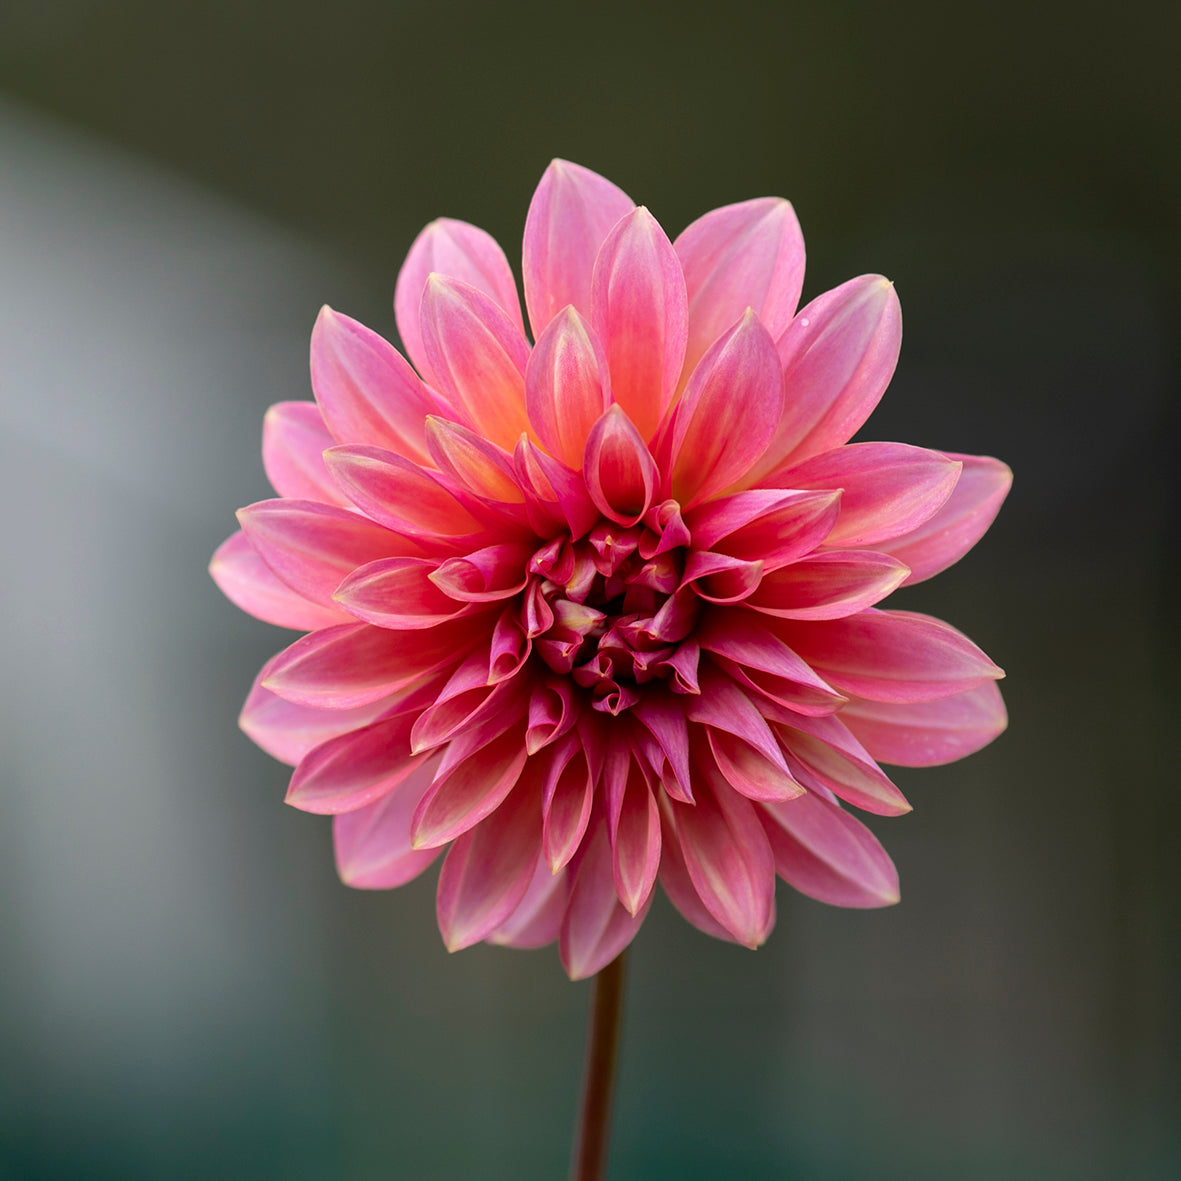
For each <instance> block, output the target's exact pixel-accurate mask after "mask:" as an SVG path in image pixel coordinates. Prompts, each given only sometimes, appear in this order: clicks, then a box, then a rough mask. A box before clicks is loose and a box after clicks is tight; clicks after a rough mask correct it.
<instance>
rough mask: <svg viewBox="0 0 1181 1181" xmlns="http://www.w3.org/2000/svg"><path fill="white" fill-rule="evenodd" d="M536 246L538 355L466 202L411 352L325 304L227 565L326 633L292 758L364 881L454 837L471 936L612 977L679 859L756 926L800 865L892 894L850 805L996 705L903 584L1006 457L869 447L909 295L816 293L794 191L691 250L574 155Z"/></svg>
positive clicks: (719, 927)
mask: <svg viewBox="0 0 1181 1181" xmlns="http://www.w3.org/2000/svg"><path fill="white" fill-rule="evenodd" d="M522 270H523V278H524V291H525V306H526V309H527V312H528V319H529V326H530V328H531V330H532V334H533V338H534V342H535V343H533V344H532V345H531V344H530V342H529V338H528V336H527V335H526V328H525V324H524V322H523V320H522V317H521V310H520V304H519V302H518V297H517V286H516V282H515V280H514V278H513V274H512V271H511V269H510V267H509V264H508V262H507V261H506V259H505V256H504V253H503V252H502V251H501V249H500V247H499V246H498V245H497V244H496V242H495V241H493V239H492V238H491V237H489V236H488V235H487V234H486V233H484V231H482V230H479V229H477V228H476V227H474V226H471V225H468V224H466V223H464V222H460V221H451V220H441V221H436V222H433V223H432V224H431V225H429V226H427V228H426V229H425V230H423V232H422V233H421V234H420V235H419V237H418V238H417V239H416V241H415V242H414V245H413V246H412V247H411V250H410V255H409V257H408V258H407V259H406V262H405V265H404V266H403V267H402V271H401V274H400V275H399V277H398V283H397V290H396V294H395V299H394V310H395V314H396V319H397V326H398V331H399V334H400V335H401V338H402V343H403V345H404V347H405V350H406V354H407V356H408V357H409V358H410V362H407V361H406V360H405V359H404V358H403V357H402V355H401V354H400V353H398V352H397V351H396V350H395V349H394V348H393V347H392V346H391V345H389V344H388V343H387V342H386V341H385V340H383V339H382V338H381V337H380V336H377V335H376V334H374V333H373V332H371V331H370V330H369V329H367V328H364V327H363V326H362V325H360V324H358V323H357V322H355V321H353V320H350V319H349V318H348V317H346V316H343V315H340V314H339V313H337V312H334V311H331V310H330V309H328V308H325V309H324V310H323V312H321V314H320V317H319V319H318V321H317V323H316V326H315V329H314V331H313V334H312V346H311V375H312V388H313V391H314V393H315V398H316V401H315V403H314V404H313V403H310V402H284V403H280V404H279V405H277V406H274V407H272V408H271V410H270V411H269V413H268V414H267V417H266V422H265V425H264V429H263V463H264V465H265V467H266V471H267V475H268V477H269V478H270V481H271V483H272V484H273V485H274V487H275V490H276V491H277V492H278V493H279V496H278V498H277V499H275V500H265V501H262V502H261V503H259V504H254V505H251V506H250V507H249V508H245V509H243V510H242V511H241V512H240V513H239V514H238V517H239V520H240V521H241V525H242V531H241V532H240V533H236V534H234V536H233V537H231V538H230V539H229V540H228V541H227V542H226V543H225V544H224V545H223V546H222V547H221V548H220V549H219V550H218V551H217V554H216V555H215V557H214V560H213V564H212V572H213V577H214V578H215V579H216V580H217V583H218V585H219V586H220V587H221V588H222V590H223V591H224V592H225V593H226V594H227V595H228V596H229V597H230V598H231V599H232V600H233V601H234V602H235V603H237V604H238V606H240V607H242V608H243V609H245V610H246V611H249V612H250V613H251V614H253V615H255V616H257V617H258V618H260V619H263V620H266V621H267V622H269V623H274V624H278V625H280V626H283V627H290V628H295V629H297V630H299V631H305V632H307V633H309V634H307V635H305V636H303V637H302V638H301V639H298V640H296V641H295V643H294V644H292V645H291V646H290V647H289V648H287V649H285V650H284V651H283V652H281V653H279V655H278V656H276V657H275V658H274V659H273V660H271V661H270V662H269V663H268V664H267V665H266V666H265V667H264V668H263V670H262V672H261V673H260V675H259V678H258V681H257V682H256V684H255V686H254V688H253V690H252V691H251V693H250V696H249V698H248V700H247V702H246V706H245V708H244V710H243V712H242V719H241V721H242V727H243V729H244V730H245V731H246V733H247V734H248V735H249V736H250V737H251V738H252V739H254V741H255V742H257V743H258V744H259V746H261V747H262V748H263V749H264V750H267V751H269V752H270V753H271V754H272V755H274V756H275V757H276V758H278V759H281V760H282V761H284V762H287V763H290V764H292V765H293V766H294V767H295V773H294V775H293V776H292V779H291V786H290V790H289V791H288V795H287V800H288V802H289V803H291V804H293V805H295V806H296V807H298V808H303V809H305V810H306V811H309V812H321V813H331V814H333V815H334V816H335V846H336V858H337V864H338V867H339V870H340V875H341V877H342V878H343V879H344V881H345V882H347V883H348V884H350V885H352V886H358V887H361V888H368V889H382V888H386V887H391V886H398V885H401V884H402V883H404V882H406V881H408V880H410V879H411V878H413V877H415V876H416V875H418V874H420V873H422V871H423V870H424V869H426V867H427V866H428V865H430V863H431V862H432V861H434V860H435V858H436V857H438V856H439V854H440V853H441V852H443V850H444V849H446V856H445V857H444V859H443V865H442V869H441V872H440V875H439V884H438V919H439V927H440V929H441V931H442V934H443V938H444V940H445V941H446V944H447V946H448V947H449V948H451V949H453V950H454V949H456V948H460V947H465V946H468V945H469V944H472V943H475V942H478V941H480V940H487V941H489V942H492V943H501V944H509V945H511V946H515V947H535V946H539V945H542V944H546V943H549V942H551V941H553V940H555V939H556V940H558V943H559V948H560V953H561V957H562V962H563V964H564V965H565V968H566V970H567V972H568V973H569V974H570V976H571V977H573V978H580V977H584V976H588V975H590V974H592V973H594V972H597V971H598V970H599V969H600V968H601V967H603V966H604V965H605V964H606V963H608V962H609V961H610V960H611V959H613V958H614V957H615V956H616V955H618V954H619V952H620V951H621V950H622V949H623V948H624V947H625V946H626V945H627V944H628V943H629V942H630V941H631V939H632V938H633V937H634V935H635V933H636V931H637V930H638V928H639V926H640V924H641V923H642V922H643V919H644V916H645V914H646V913H647V910H648V907H649V905H650V903H651V900H652V896H653V890H654V889H655V885H656V882H657V881H659V882H660V883H661V885H662V886H663V888H664V890H665V891H666V893H667V894H668V896H669V898H670V899H671V900H672V902H673V904H674V905H675V906H676V907H677V909H678V910H680V912H681V913H682V914H683V915H684V916H685V917H686V918H687V919H688V920H689V921H690V922H691V923H693V924H694V925H695V926H697V927H699V928H701V930H703V931H706V932H708V933H709V934H711V935H715V936H718V937H719V938H722V939H729V940H733V941H735V942H738V943H741V944H745V945H746V946H748V947H757V946H758V945H759V944H761V943H762V942H763V940H764V939H766V937H767V934H768V932H769V931H770V930H771V926H772V924H773V922H774V918H775V879H776V876H778V877H781V878H783V879H784V880H785V881H787V882H788V883H790V884H791V885H792V886H794V887H796V889H798V890H801V891H802V892H803V893H805V894H808V895H810V896H812V897H813V898H818V899H820V900H821V901H824V902H829V903H833V904H835V905H838V906H860V907H868V906H882V905H887V904H889V903H892V902H894V901H896V900H897V898H898V882H897V875H896V872H895V869H894V866H893V864H892V863H891V861H890V859H889V857H888V856H887V855H886V853H885V852H884V851H883V849H882V848H881V846H880V845H879V844H878V842H877V840H876V839H875V838H874V837H873V836H872V835H871V834H870V832H869V831H868V830H867V829H866V828H865V827H864V826H863V825H862V824H861V823H860V822H859V821H858V820H856V819H854V817H853V816H852V815H851V814H850V813H849V812H848V811H846V809H845V807H844V805H845V804H851V805H853V806H855V807H857V808H860V809H863V810H865V811H868V812H874V813H878V814H880V815H888V816H892V815H897V814H899V813H902V812H905V811H908V810H909V807H910V806H909V804H907V802H906V800H905V799H904V798H903V796H902V794H901V792H900V791H899V790H898V788H897V787H896V786H895V785H894V784H893V783H892V782H891V781H890V779H889V777H888V776H887V775H886V773H885V772H884V771H883V770H882V769H881V767H880V766H879V762H885V763H893V764H899V765H903V766H927V765H931V764H937V763H945V762H949V761H951V760H953V759H958V758H960V757H962V756H963V755H966V754H969V753H970V752H972V751H975V750H977V749H979V748H980V747H981V746H983V745H984V744H985V743H987V742H988V741H990V740H991V739H992V738H994V737H995V736H996V735H997V734H998V733H999V732H1000V731H1001V730H1002V729H1003V727H1004V725H1005V713H1004V707H1003V705H1002V702H1001V698H1000V694H999V692H998V691H997V688H996V685H995V683H994V682H995V680H996V678H998V677H1000V676H1001V675H1002V674H1001V671H1000V669H999V668H997V666H996V665H995V664H993V663H992V661H991V660H989V659H988V657H987V656H985V655H984V653H983V652H981V651H980V649H979V648H977V647H976V646H975V645H974V644H972V643H971V642H970V641H969V640H968V639H966V638H965V637H964V636H963V635H961V634H960V633H959V632H958V631H956V630H955V629H954V628H952V627H949V626H948V625H947V624H946V623H941V622H940V621H939V620H937V619H932V618H930V617H928V616H926V615H918V614H914V613H912V612H909V611H894V610H883V609H882V608H880V607H879V606H878V604H879V603H881V601H882V600H883V599H884V598H886V596H887V595H889V594H890V592H891V591H892V590H894V589H895V588H896V587H898V586H901V585H905V584H908V583H914V582H918V581H920V580H922V579H925V578H929V577H931V575H933V574H936V573H938V572H939V571H940V570H943V569H944V568H945V567H947V566H949V565H951V564H952V563H953V562H955V561H957V560H958V559H959V558H960V557H962V556H963V554H964V553H965V552H966V551H967V550H968V549H969V548H971V546H972V545H973V544H975V542H976V541H977V540H978V539H979V537H980V536H981V535H982V534H983V532H984V531H985V529H986V528H987V527H988V525H989V524H990V522H991V521H992V519H993V517H994V516H995V514H996V512H997V510H998V508H999V507H1000V504H1001V501H1002V500H1003V499H1004V497H1005V494H1006V492H1007V491H1008V487H1009V483H1010V479H1011V477H1010V473H1009V470H1008V469H1007V468H1006V467H1005V465H1004V464H1002V463H1000V462H998V461H997V460H995V459H986V458H977V457H974V456H967V455H951V454H945V453H943V452H939V451H929V450H925V449H923V448H919V447H910V446H906V445H905V444H902V443H852V444H850V443H849V439H850V437H851V436H852V435H853V433H854V432H855V431H857V430H858V428H859V427H860V426H861V425H862V423H864V422H865V420H866V419H867V418H868V416H869V414H870V412H871V411H872V410H873V408H874V406H875V404H876V403H877V401H878V399H879V398H880V397H881V394H882V391H883V390H884V389H885V387H886V384H887V382H888V381H889V379H890V376H891V374H892V372H893V369H894V365H895V362H896V359H897V356H898V349H899V342H900V337H901V321H900V315H899V307H898V300H897V297H896V295H895V293H894V289H893V287H892V286H891V285H890V283H889V282H887V281H886V280H885V279H883V278H880V277H878V276H876V275H870V276H864V277H862V278H859V279H852V280H850V281H849V282H848V283H845V284H844V285H843V286H841V287H838V288H836V289H835V290H834V291H829V292H826V293H825V294H824V295H821V296H819V297H818V298H817V299H815V300H813V301H812V303H810V304H808V305H807V306H806V307H805V308H803V309H802V310H801V311H799V312H797V310H796V307H797V301H798V299H799V295H800V289H801V285H802V281H803V272H804V245H803V240H802V238H801V235H800V230H799V226H798V224H797V222H796V218H795V214H794V213H793V211H792V207H791V205H789V204H788V203H787V202H786V201H783V200H780V199H777V198H761V199H758V200H754V201H745V202H742V203H740V204H737V205H729V206H726V207H724V208H722V209H715V210H714V211H713V212H712V213H707V214H706V215H705V216H704V217H702V218H701V219H700V220H698V221H696V222H694V223H693V224H692V225H691V226H689V228H688V229H686V230H685V231H684V233H682V234H681V235H680V236H679V237H678V238H677V239H676V240H675V241H672V242H670V241H669V239H668V238H667V236H666V235H665V233H664V231H663V230H662V229H661V227H660V226H659V225H658V224H657V222H656V220H655V219H654V218H653V217H652V215H651V214H650V213H649V212H648V210H647V209H645V208H643V207H637V206H636V205H634V204H633V202H632V201H631V200H630V198H628V197H627V196H626V195H625V194H624V193H623V192H622V191H621V190H620V189H618V188H616V187H615V185H613V184H611V183H610V182H609V181H607V180H605V179H603V178H602V177H600V176H597V175H596V174H595V173H593V172H590V171H588V170H586V169H584V168H581V167H579V166H577V165H574V164H568V163H564V162H562V161H555V162H554V163H553V164H551V165H550V167H549V168H548V170H547V171H546V173H545V175H544V176H543V177H542V179H541V183H540V185H538V188H537V191H536V193H535V194H534V196H533V201H532V204H531V205H530V208H529V214H528V217H527V219H526V222H525V239H524V251H523V259H522ZM411 363H412V364H411ZM412 366H413V367H412Z"/></svg>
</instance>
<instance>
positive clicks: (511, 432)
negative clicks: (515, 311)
mask: <svg viewBox="0 0 1181 1181" xmlns="http://www.w3.org/2000/svg"><path fill="white" fill-rule="evenodd" d="M421 321H422V337H423V348H424V349H425V351H426V356H427V360H428V362H429V364H430V367H431V372H432V373H433V375H434V379H433V384H434V385H436V386H437V387H438V388H439V389H440V390H441V391H442V392H443V393H444V394H445V395H446V396H447V397H449V398H450V399H451V401H452V402H453V403H454V404H455V405H456V406H458V407H461V408H462V409H463V411H464V413H465V415H466V424H465V425H468V426H471V427H473V428H477V429H478V431H479V433H480V434H481V435H483V436H484V437H485V438H486V439H488V440H489V441H490V442H492V443H495V444H496V445H497V446H498V447H503V448H504V449H505V450H506V451H507V450H511V449H512V448H513V447H514V446H515V445H516V441H517V439H518V437H519V436H520V435H521V432H522V431H527V430H528V429H529V420H528V417H527V416H526V414H525V365H526V362H527V361H528V360H529V345H528V344H527V343H526V341H525V337H524V335H523V333H522V331H521V329H520V328H519V327H518V324H516V323H514V322H513V320H512V319H511V318H510V317H509V316H508V315H507V314H506V313H505V312H504V311H503V310H502V309H501V308H500V306H499V305H498V304H497V303H495V302H494V301H493V300H491V299H489V298H488V296H486V295H485V294H484V293H483V292H482V291H480V290H478V289H477V288H475V287H471V286H469V285H468V284H467V283H461V282H459V280H457V279H448V278H444V277H443V276H441V275H431V276H430V278H429V279H428V280H427V284H426V289H425V291H424V292H423V295H422V311H421Z"/></svg>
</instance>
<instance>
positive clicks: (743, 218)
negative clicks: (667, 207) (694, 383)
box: [673, 197, 804, 376]
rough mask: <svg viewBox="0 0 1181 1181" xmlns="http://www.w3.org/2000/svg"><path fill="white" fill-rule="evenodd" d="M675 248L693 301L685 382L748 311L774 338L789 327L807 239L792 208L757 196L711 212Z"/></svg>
mask: <svg viewBox="0 0 1181 1181" xmlns="http://www.w3.org/2000/svg"><path fill="white" fill-rule="evenodd" d="M673 248H674V249H675V250H676V252H677V257H678V258H679V259H680V260H681V268H682V270H683V271H684V273H685V287H686V289H687V292H688V296H689V343H688V346H687V347H686V350H685V369H684V373H685V375H686V376H687V375H688V374H690V373H692V371H693V368H694V366H696V364H697V361H698V359H699V358H700V357H701V356H702V354H704V352H705V351H706V349H708V348H709V346H710V345H711V344H713V342H714V341H715V340H717V339H718V337H719V336H721V335H722V333H723V332H725V331H726V329H727V328H729V327H730V326H731V325H732V324H733V323H734V321H735V320H737V319H738V318H739V316H741V315H742V313H743V312H744V311H746V309H747V308H753V309H754V311H755V312H756V313H757V315H758V317H759V319H760V320H762V322H763V324H764V326H765V327H766V329H767V331H768V332H769V333H770V334H771V337H772V339H776V338H778V337H779V336H780V335H781V334H782V333H783V331H784V330H785V329H786V328H787V326H788V325H789V324H790V323H791V318H792V316H793V315H795V310H796V306H797V305H798V303H799V301H800V291H801V289H802V288H803V284H804V237H803V234H801V233H800V224H799V222H798V221H797V220H796V215H795V211H794V210H793V209H792V207H791V204H790V202H788V201H784V200H783V199H782V198H781V197H758V198H756V199H755V200H753V201H742V202H740V203H739V204H737V205H724V206H722V208H721V209H714V210H711V211H710V212H709V213H707V214H705V216H704V217H699V218H698V219H697V220H696V221H695V222H693V224H692V225H690V226H688V227H687V228H686V229H685V230H684V231H683V232H682V233H681V234H680V235H679V236H678V237H677V240H676V241H675V242H674V243H673Z"/></svg>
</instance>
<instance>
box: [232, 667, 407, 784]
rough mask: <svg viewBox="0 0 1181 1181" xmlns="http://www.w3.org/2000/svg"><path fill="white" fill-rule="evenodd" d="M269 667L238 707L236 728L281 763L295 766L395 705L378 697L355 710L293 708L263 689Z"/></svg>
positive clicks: (259, 676) (293, 704) (291, 703)
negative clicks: (239, 710) (319, 747)
mask: <svg viewBox="0 0 1181 1181" xmlns="http://www.w3.org/2000/svg"><path fill="white" fill-rule="evenodd" d="M269 673H270V665H269V664H267V665H264V666H263V668H262V671H261V672H260V673H259V674H258V677H257V679H256V680H255V682H254V687H253V688H252V689H251V690H250V695H249V696H248V697H247V698H246V704H245V705H243V706H242V713H241V714H240V715H239V717H238V725H239V726H241V727H242V731H243V733H245V734H246V736H247V737H248V738H249V739H250V740H251V741H252V742H254V743H256V744H257V745H258V746H260V747H262V749H263V750H265V751H266V752H267V754H269V755H271V756H272V757H273V758H276V759H278V760H279V762H281V763H287V764H289V765H290V766H295V764H296V763H298V762H299V760H300V759H302V758H303V757H304V756H305V755H306V754H307V753H308V752H309V751H311V750H314V749H315V748H316V747H317V746H319V745H320V744H321V743H322V742H327V741H328V740H329V739H330V738H335V737H337V736H338V735H340V734H348V733H349V732H350V731H352V730H356V729H359V728H360V727H362V726H367V725H369V723H370V722H373V721H376V720H377V719H378V718H379V717H381V716H382V715H383V714H385V713H388V712H389V711H390V710H391V709H392V708H394V706H395V704H396V696H395V697H379V698H378V699H377V700H376V701H372V702H369V703H368V704H367V705H362V706H358V707H357V708H355V709H314V708H313V707H312V706H308V705H296V704H295V702H293V701H285V700H284V699H283V698H282V697H279V696H277V695H276V694H274V693H272V692H271V691H270V690H269V689H264V688H263V686H262V682H263V681H264V680H265V679H266V678H267V677H268V676H269Z"/></svg>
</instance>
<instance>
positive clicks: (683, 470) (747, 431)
mask: <svg viewBox="0 0 1181 1181" xmlns="http://www.w3.org/2000/svg"><path fill="white" fill-rule="evenodd" d="M782 416H783V376H782V374H781V372H780V368H779V357H778V356H777V354H776V352H775V345H774V344H773V343H772V340H771V337H770V336H768V335H767V330H766V328H764V327H763V325H762V323H761V322H760V321H759V318H758V317H757V316H756V315H755V314H754V312H752V311H750V310H749V309H748V310H747V312H746V315H745V316H743V317H742V319H741V320H740V321H739V322H738V324H737V325H736V326H735V327H734V328H733V329H731V330H730V331H729V332H727V333H726V335H725V336H723V337H722V338H721V339H720V340H719V341H718V342H717V343H716V344H715V345H713V346H712V347H711V348H710V349H709V351H708V352H707V353H706V354H705V356H704V357H703V358H702V360H701V364H700V365H698V366H697V369H696V370H695V371H694V373H693V376H692V377H691V378H690V379H689V385H688V388H687V389H686V390H685V396H684V397H683V398H682V399H681V401H680V402H679V403H678V404H677V406H676V409H675V411H674V412H673V419H672V424H671V427H670V433H671V439H670V461H671V495H672V496H673V497H674V499H676V500H678V501H680V502H681V504H683V505H684V506H685V507H686V508H692V507H693V505H695V504H698V503H700V502H701V501H704V500H709V499H711V498H712V497H714V496H716V495H717V494H718V493H719V492H721V491H722V490H723V489H725V488H727V487H729V486H730V485H731V484H734V483H736V482H738V481H739V480H741V478H742V477H743V476H744V475H746V473H747V472H748V471H749V470H750V469H751V467H752V466H753V465H754V463H755V461H756V460H758V458H759V457H760V456H761V455H762V454H763V452H764V451H765V450H766V449H767V445H768V444H769V443H770V442H771V439H772V438H773V437H774V435H775V430H776V428H777V426H778V424H779V420H780V419H781V418H782ZM807 486H808V485H804V487H807Z"/></svg>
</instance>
